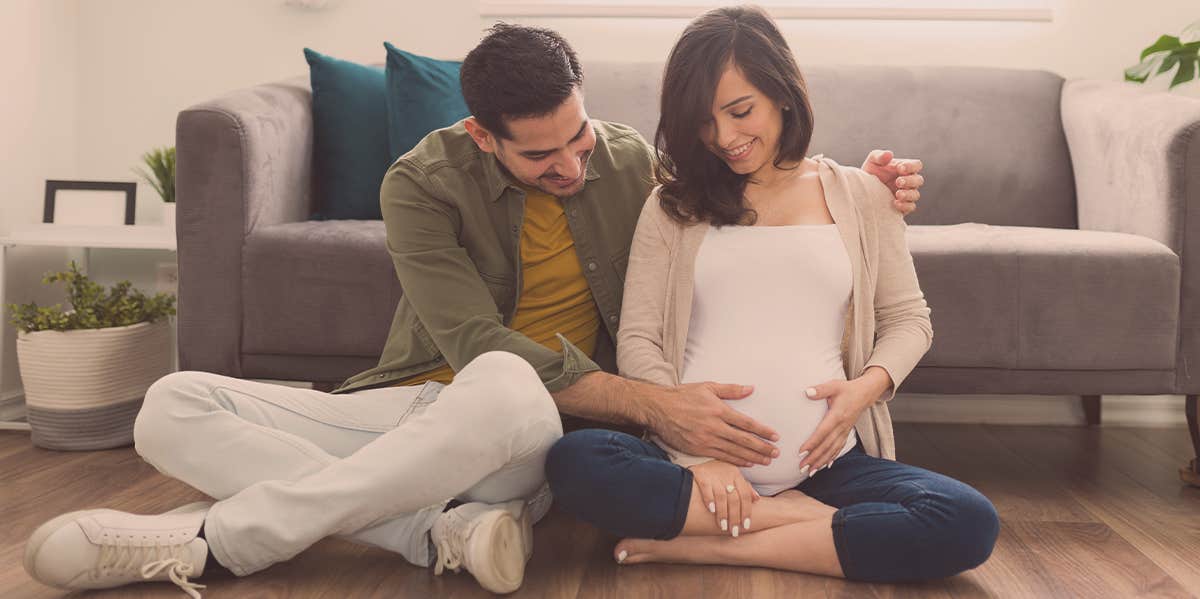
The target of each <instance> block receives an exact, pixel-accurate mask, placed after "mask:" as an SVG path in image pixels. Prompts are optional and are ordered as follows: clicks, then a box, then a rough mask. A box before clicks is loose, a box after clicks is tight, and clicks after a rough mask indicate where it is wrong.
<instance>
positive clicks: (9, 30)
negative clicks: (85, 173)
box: [0, 0, 80, 406]
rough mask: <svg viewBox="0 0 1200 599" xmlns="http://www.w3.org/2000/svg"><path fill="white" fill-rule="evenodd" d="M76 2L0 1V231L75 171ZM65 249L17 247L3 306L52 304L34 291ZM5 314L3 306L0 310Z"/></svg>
mask: <svg viewBox="0 0 1200 599" xmlns="http://www.w3.org/2000/svg"><path fill="white" fill-rule="evenodd" d="M78 19H79V11H78V6H77V3H76V2H74V1H71V0H44V1H43V0H12V1H7V0H6V1H4V2H0V57H3V62H2V63H0V230H7V229H8V228H9V225H10V224H11V223H17V222H38V221H40V220H41V217H42V194H43V186H44V184H45V180H46V179H51V178H64V177H71V176H73V175H75V174H76V173H77V172H78V171H79V162H78V160H77V159H76V156H77V152H78V148H79V146H80V144H79V126H78V125H79V123H78V119H79V111H78V109H77V108H78V105H77V104H78V90H79V78H78V75H79V68H78V60H79V45H78V40H77V38H76V33H75V32H76V30H77V24H78ZM65 256H66V254H65V252H62V251H56V250H44V249H29V248H15V249H13V250H11V251H10V259H9V260H8V268H7V269H0V271H4V272H5V274H4V280H2V281H0V285H3V284H5V283H7V289H8V290H9V293H8V297H7V298H6V300H7V301H18V300H19V301H22V302H23V301H30V300H37V301H39V302H46V301H51V300H53V298H52V297H51V296H49V295H48V294H46V293H45V292H44V291H43V290H41V289H38V288H37V287H36V286H34V285H31V282H36V281H38V280H40V278H41V273H42V272H43V271H45V270H49V269H51V268H55V267H57V266H59V265H60V264H62V263H63V259H64V258H65ZM0 308H2V307H0ZM2 320H3V324H2V325H0V343H3V344H4V346H3V348H4V351H2V352H0V354H2V355H3V356H4V360H3V364H0V381H3V384H2V385H0V406H2V405H3V403H4V399H5V398H6V396H7V394H6V392H9V391H12V390H13V389H14V388H15V387H16V384H15V383H16V381H15V378H16V374H17V364H16V356H15V355H14V353H13V349H14V335H13V332H12V330H11V329H12V327H10V326H8V315H7V309H4V318H3V319H2Z"/></svg>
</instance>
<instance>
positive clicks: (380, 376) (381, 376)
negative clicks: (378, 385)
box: [379, 373, 387, 378]
mask: <svg viewBox="0 0 1200 599" xmlns="http://www.w3.org/2000/svg"><path fill="white" fill-rule="evenodd" d="M385 376H387V374H386V373H385V374H381V375H379V378H383V377H385Z"/></svg>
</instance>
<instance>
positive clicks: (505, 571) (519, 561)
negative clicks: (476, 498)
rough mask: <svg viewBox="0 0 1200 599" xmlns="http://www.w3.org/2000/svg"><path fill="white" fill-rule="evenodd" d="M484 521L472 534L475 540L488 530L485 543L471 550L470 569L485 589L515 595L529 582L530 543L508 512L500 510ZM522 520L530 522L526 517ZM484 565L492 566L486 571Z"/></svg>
mask: <svg viewBox="0 0 1200 599" xmlns="http://www.w3.org/2000/svg"><path fill="white" fill-rule="evenodd" d="M484 518H486V520H484V521H483V522H480V523H479V525H478V528H477V529H476V530H475V532H474V533H472V537H475V536H476V535H480V533H483V532H485V531H486V534H484V535H482V536H481V537H480V541H481V542H477V543H471V545H470V547H468V551H470V552H471V558H470V560H469V562H468V563H469V564H470V565H471V566H472V567H471V568H469V569H470V571H471V574H472V575H474V576H475V579H476V580H477V581H479V584H480V586H482V587H483V588H485V589H487V590H489V591H491V592H493V593H498V594H504V593H511V592H513V591H515V590H517V589H519V588H521V583H522V582H524V580H525V562H526V557H525V555H526V553H527V549H526V547H527V544H526V541H525V534H524V532H523V531H522V530H521V522H520V521H518V520H517V519H515V518H513V517H512V514H510V513H509V512H508V511H506V510H496V511H494V512H492V513H490V514H488V515H486V516H484ZM522 520H526V518H525V517H524V515H522ZM484 565H487V566H488V567H487V568H486V569H483V568H482V567H481V566H484Z"/></svg>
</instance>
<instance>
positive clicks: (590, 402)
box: [551, 372, 665, 429]
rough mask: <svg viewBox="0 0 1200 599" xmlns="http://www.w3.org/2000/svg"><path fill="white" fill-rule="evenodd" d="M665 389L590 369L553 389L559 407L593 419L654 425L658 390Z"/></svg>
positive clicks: (574, 414) (564, 412)
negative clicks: (563, 385)
mask: <svg viewBox="0 0 1200 599" xmlns="http://www.w3.org/2000/svg"><path fill="white" fill-rule="evenodd" d="M664 391H665V389H663V388H661V387H658V386H656V385H652V384H650V383H643V382H640V381H634V380H630V379H625V378H621V377H619V376H616V375H613V374H609V373H607V372H589V373H588V374H585V375H583V376H582V377H580V378H579V380H577V381H575V383H574V384H572V385H571V386H570V387H567V388H565V389H562V390H560V391H557V392H555V393H552V394H551V396H553V397H554V402H555V403H556V404H558V411H559V412H562V413H563V414H570V415H572V416H579V417H582V418H587V419H589V420H598V421H601V422H610V423H613V424H631V425H637V426H642V427H645V428H650V429H653V428H654V422H655V419H656V418H655V416H656V413H657V412H656V409H655V408H656V407H657V404H656V402H655V394H657V393H661V392H664Z"/></svg>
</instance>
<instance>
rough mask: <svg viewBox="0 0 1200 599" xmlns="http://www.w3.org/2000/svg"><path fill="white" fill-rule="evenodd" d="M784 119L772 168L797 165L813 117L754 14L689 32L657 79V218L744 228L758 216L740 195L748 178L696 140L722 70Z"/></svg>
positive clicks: (766, 22) (708, 19)
mask: <svg viewBox="0 0 1200 599" xmlns="http://www.w3.org/2000/svg"><path fill="white" fill-rule="evenodd" d="M731 63H732V64H733V65H735V66H736V67H737V68H738V69H740V70H741V71H742V74H743V75H744V76H745V77H746V79H747V80H749V81H750V83H751V84H752V85H754V87H756V88H758V89H759V90H760V91H761V92H762V93H764V94H766V95H767V96H768V97H770V98H771V99H772V100H773V101H774V102H775V103H776V105H778V106H781V107H784V106H786V107H788V108H789V110H785V111H783V132H782V134H781V135H780V138H779V153H778V154H777V155H776V156H775V166H776V167H778V166H780V165H782V164H783V163H785V162H792V161H796V160H801V159H803V158H804V156H805V154H807V153H808V146H809V143H810V142H811V141H812V129H813V115H812V106H811V105H810V104H809V101H808V89H807V86H806V85H805V83H804V77H803V75H801V74H800V67H799V66H797V64H796V59H795V58H794V57H793V56H792V51H791V49H790V48H789V47H788V45H787V42H786V41H785V40H784V39H783V35H781V34H780V33H779V29H778V28H776V27H775V23H774V22H773V21H772V20H771V17H770V16H768V15H767V13H766V12H765V11H764V10H763V9H761V8H759V7H757V6H731V7H724V8H717V9H714V10H710V11H708V12H707V13H705V14H703V15H701V16H700V17H698V18H697V19H696V20H694V21H692V22H691V23H690V24H688V26H687V28H686V29H684V30H683V34H682V35H681V36H680V37H679V41H677V42H675V47H674V48H672V49H671V55H670V57H669V58H668V59H667V66H666V70H665V71H664V73H663V87H662V103H661V110H660V115H661V116H660V117H659V120H658V130H657V131H656V132H655V136H654V138H655V147H656V150H657V152H658V166H657V167H656V168H655V176H656V177H657V179H658V182H659V183H660V184H661V185H662V190H661V191H660V193H659V199H660V202H661V203H662V207H663V210H665V211H666V213H667V214H668V215H670V216H671V217H672V218H674V219H675V220H677V221H679V222H683V223H687V222H697V221H699V222H709V223H712V224H714V225H718V226H720V225H731V224H749V223H753V222H754V219H755V218H756V217H757V215H756V214H755V213H754V211H753V210H751V209H750V208H748V207H746V205H745V202H744V200H743V194H744V192H745V189H746V184H747V182H748V180H749V175H739V174H737V173H735V172H733V171H732V170H730V169H729V167H728V166H727V165H726V164H725V162H724V161H722V160H721V159H720V158H719V157H717V156H716V155H714V154H713V153H712V152H710V151H709V150H708V148H707V147H706V146H705V143H704V142H703V141H702V140H701V139H700V130H701V128H702V127H703V126H704V124H705V123H707V122H708V121H709V120H711V119H712V103H713V96H714V95H715V94H716V90H717V83H718V82H719V81H720V79H721V75H722V73H724V71H725V67H726V65H728V64H731Z"/></svg>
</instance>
